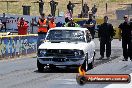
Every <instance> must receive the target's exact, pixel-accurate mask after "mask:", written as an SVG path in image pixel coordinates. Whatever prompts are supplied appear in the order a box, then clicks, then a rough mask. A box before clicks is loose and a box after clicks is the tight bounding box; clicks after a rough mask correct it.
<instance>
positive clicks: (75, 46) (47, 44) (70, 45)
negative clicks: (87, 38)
mask: <svg viewBox="0 0 132 88" xmlns="http://www.w3.org/2000/svg"><path fill="white" fill-rule="evenodd" d="M87 45H88V43H83V42H79V43H74V42H73V43H67V42H60V43H51V42H45V43H43V44H41V45H40V46H39V49H79V50H83V49H85V48H86V47H87Z"/></svg>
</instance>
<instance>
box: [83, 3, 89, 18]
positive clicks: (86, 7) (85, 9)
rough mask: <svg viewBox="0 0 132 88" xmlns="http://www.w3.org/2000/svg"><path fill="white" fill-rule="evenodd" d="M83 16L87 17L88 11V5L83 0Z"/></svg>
mask: <svg viewBox="0 0 132 88" xmlns="http://www.w3.org/2000/svg"><path fill="white" fill-rule="evenodd" d="M82 11H83V12H82V13H83V17H88V11H89V7H88V5H87V3H86V2H85V4H84V6H83V10H82Z"/></svg>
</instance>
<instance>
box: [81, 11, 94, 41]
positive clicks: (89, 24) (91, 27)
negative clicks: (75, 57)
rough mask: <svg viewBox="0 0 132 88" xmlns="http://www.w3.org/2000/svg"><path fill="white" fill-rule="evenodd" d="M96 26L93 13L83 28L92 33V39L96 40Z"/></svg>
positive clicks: (90, 13)
mask: <svg viewBox="0 0 132 88" xmlns="http://www.w3.org/2000/svg"><path fill="white" fill-rule="evenodd" d="M95 25H96V21H95V20H94V18H93V14H92V12H89V19H88V20H87V21H86V22H85V24H84V25H83V26H84V27H86V28H87V29H88V30H89V31H90V33H91V35H92V39H94V35H95Z"/></svg>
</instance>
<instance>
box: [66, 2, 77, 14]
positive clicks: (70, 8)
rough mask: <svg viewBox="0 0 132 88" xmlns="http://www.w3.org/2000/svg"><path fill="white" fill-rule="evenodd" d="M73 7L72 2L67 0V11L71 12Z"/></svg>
mask: <svg viewBox="0 0 132 88" xmlns="http://www.w3.org/2000/svg"><path fill="white" fill-rule="evenodd" d="M74 7H75V5H74V4H73V3H71V1H69V3H68V5H67V9H68V12H71V13H72V14H73V8H74Z"/></svg>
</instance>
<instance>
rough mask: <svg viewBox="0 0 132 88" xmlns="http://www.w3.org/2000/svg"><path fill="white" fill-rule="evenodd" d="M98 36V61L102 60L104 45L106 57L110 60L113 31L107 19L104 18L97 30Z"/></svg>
mask: <svg viewBox="0 0 132 88" xmlns="http://www.w3.org/2000/svg"><path fill="white" fill-rule="evenodd" d="M98 36H99V40H100V55H101V57H100V59H103V58H104V52H105V45H106V57H107V59H110V55H111V41H112V39H113V36H114V29H113V26H112V24H110V23H108V17H107V16H104V23H103V24H101V25H100V27H99V30H98Z"/></svg>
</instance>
